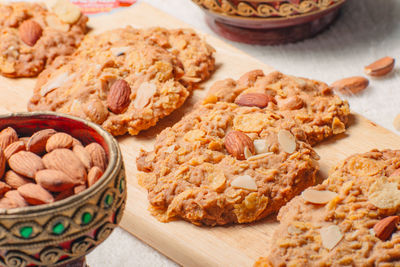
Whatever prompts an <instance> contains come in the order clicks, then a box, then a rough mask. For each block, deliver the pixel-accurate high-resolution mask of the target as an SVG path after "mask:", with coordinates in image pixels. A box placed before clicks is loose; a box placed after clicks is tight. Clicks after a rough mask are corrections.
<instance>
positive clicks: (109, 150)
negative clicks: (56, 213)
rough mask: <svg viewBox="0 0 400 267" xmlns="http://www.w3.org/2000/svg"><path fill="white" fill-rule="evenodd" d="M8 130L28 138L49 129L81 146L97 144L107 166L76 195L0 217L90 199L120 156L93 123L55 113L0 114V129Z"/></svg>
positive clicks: (109, 174)
mask: <svg viewBox="0 0 400 267" xmlns="http://www.w3.org/2000/svg"><path fill="white" fill-rule="evenodd" d="M7 127H12V128H14V129H15V130H16V131H17V133H18V135H19V137H23V136H31V135H32V134H33V133H35V132H37V131H39V130H43V129H47V128H52V129H54V130H56V131H60V132H65V133H68V134H70V135H71V136H73V137H74V138H76V139H78V140H79V141H81V142H82V144H83V145H87V144H90V143H92V142H97V143H99V144H100V145H101V146H102V147H103V148H104V150H105V152H106V154H107V158H108V166H107V169H106V170H105V172H104V174H103V176H102V177H101V178H100V180H99V181H97V182H96V183H95V184H94V185H92V186H91V187H89V188H87V189H86V190H84V191H82V192H80V193H79V194H76V195H73V196H70V197H68V198H65V199H62V200H59V201H55V202H53V203H50V204H44V205H37V206H28V207H21V208H15V209H10V210H2V211H0V218H1V217H2V216H7V215H8V216H9V215H19V216H20V215H23V214H27V213H28V214H34V213H36V212H41V211H46V210H49V209H57V208H59V207H61V206H63V205H66V204H68V203H69V204H71V203H73V202H74V201H77V200H78V199H80V200H81V199H82V198H85V199H86V198H90V197H91V196H92V195H93V194H94V193H95V191H96V190H98V188H99V187H101V186H103V184H105V183H106V182H107V180H109V179H110V177H111V176H112V174H113V173H114V172H115V171H117V170H116V169H115V167H116V166H117V165H118V164H119V163H118V162H117V158H118V155H119V154H120V152H119V150H118V145H117V142H116V141H115V139H114V138H113V137H112V136H111V135H110V134H109V133H108V132H106V131H105V130H103V129H102V128H101V127H100V126H99V125H97V124H94V123H92V122H88V121H86V120H83V119H81V118H77V117H73V116H70V115H64V114H59V113H55V112H25V113H13V114H6V115H0V130H2V129H4V128H7Z"/></svg>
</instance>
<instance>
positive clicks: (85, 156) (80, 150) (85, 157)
mask: <svg viewBox="0 0 400 267" xmlns="http://www.w3.org/2000/svg"><path fill="white" fill-rule="evenodd" d="M72 151H73V152H74V153H75V155H76V156H77V157H78V158H79V159H80V161H81V162H82V163H83V166H85V168H86V170H90V168H91V167H92V159H91V157H90V154H89V152H87V151H86V149H85V148H84V147H83V146H80V145H76V146H74V147H73V149H72Z"/></svg>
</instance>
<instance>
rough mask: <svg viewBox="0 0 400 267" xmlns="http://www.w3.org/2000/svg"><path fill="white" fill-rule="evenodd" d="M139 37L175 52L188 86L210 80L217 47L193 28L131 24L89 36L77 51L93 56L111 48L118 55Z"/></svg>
mask: <svg viewBox="0 0 400 267" xmlns="http://www.w3.org/2000/svg"><path fill="white" fill-rule="evenodd" d="M137 40H145V41H147V42H148V43H149V44H151V45H157V46H160V47H162V48H164V49H167V50H168V51H170V52H171V53H173V54H175V55H176V56H177V58H178V59H179V61H180V64H182V65H181V68H182V69H183V71H184V75H183V76H182V77H181V82H185V84H186V85H193V84H194V83H198V82H201V81H203V80H206V79H207V78H208V77H210V75H211V73H212V72H213V70H214V68H215V59H214V57H213V53H214V52H215V50H214V48H212V47H211V46H210V45H209V44H207V43H206V42H205V41H204V40H202V39H201V38H200V37H199V36H198V35H197V34H196V33H195V32H194V31H193V30H191V29H165V28H160V27H155V28H149V29H134V28H132V27H130V26H128V27H126V28H124V29H117V30H112V31H107V32H105V33H103V34H99V35H95V36H88V37H87V38H86V39H85V42H84V43H83V44H82V45H81V47H80V48H79V50H78V51H77V54H80V55H86V56H89V57H90V53H92V51H93V50H97V49H102V50H108V49H111V50H112V51H113V52H114V53H115V54H123V53H124V52H125V50H126V49H127V48H128V47H129V46H130V45H132V44H134V43H135V42H136V41H137Z"/></svg>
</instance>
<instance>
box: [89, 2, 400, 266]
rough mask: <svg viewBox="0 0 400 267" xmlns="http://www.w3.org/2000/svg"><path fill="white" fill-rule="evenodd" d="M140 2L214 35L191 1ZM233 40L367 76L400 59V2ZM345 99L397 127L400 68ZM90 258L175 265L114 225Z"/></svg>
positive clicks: (301, 69) (302, 68) (283, 62)
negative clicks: (318, 25) (367, 69)
mask: <svg viewBox="0 0 400 267" xmlns="http://www.w3.org/2000/svg"><path fill="white" fill-rule="evenodd" d="M141 1H143V2H147V3H150V4H152V5H153V6H156V7H158V8H159V9H161V10H164V11H165V12H167V13H169V14H171V15H173V16H175V17H178V18H180V19H181V20H183V21H185V22H186V23H189V24H191V25H192V26H193V27H194V28H196V29H198V30H201V31H203V32H206V33H209V34H214V33H213V32H212V31H211V30H210V29H209V28H208V27H207V25H206V24H205V22H204V19H203V14H202V12H201V10H200V9H199V8H197V7H196V6H195V5H194V4H193V3H192V2H191V1H190V0H141ZM161 26H162V25H161ZM228 42H229V41H228ZM230 43H231V44H233V45H234V46H236V47H238V48H240V49H242V50H243V51H245V52H247V53H248V54H250V55H252V56H253V57H256V58H258V59H259V60H261V61H263V62H264V63H266V64H268V65H270V66H273V67H275V68H276V69H278V70H281V71H283V72H285V73H288V74H293V75H298V76H304V77H310V78H314V79H319V80H322V81H325V82H327V83H331V82H333V81H335V80H337V79H341V78H344V77H348V76H354V75H364V74H363V67H364V66H365V65H368V64H369V63H371V62H372V61H374V60H376V59H378V58H380V57H383V56H392V57H394V58H396V59H397V60H400V57H399V54H400V53H399V52H400V1H398V0H348V2H347V3H346V5H345V6H344V8H343V10H342V14H341V17H340V18H339V20H338V21H337V22H336V23H335V24H334V25H333V26H332V27H331V28H330V29H329V30H328V31H326V32H324V33H322V34H320V35H319V36H318V37H316V38H313V39H309V40H306V41H304V42H300V43H296V44H289V45H282V46H273V47H262V46H250V45H243V44H238V43H233V42H230ZM346 98H347V99H348V100H349V102H350V104H351V108H352V110H353V111H355V112H358V113H361V114H362V115H364V116H365V117H367V118H369V119H371V120H372V121H374V122H376V123H377V124H379V125H381V126H383V127H386V128H388V129H390V130H393V131H395V130H394V128H393V126H392V122H393V119H394V117H395V116H396V115H397V114H398V113H400V68H399V67H396V69H395V71H394V72H393V73H392V74H391V75H389V76H388V77H385V78H384V79H370V86H369V88H368V89H367V90H365V91H364V92H363V93H361V94H359V95H357V96H351V97H346ZM87 261H88V264H89V265H90V266H91V267H98V266H107V267H114V266H115V267H131V266H175V265H176V264H175V263H173V262H172V261H170V260H169V259H167V258H166V257H164V256H163V255H161V254H159V253H158V252H157V251H155V250H154V249H152V248H150V247H149V246H147V245H145V244H144V243H142V242H141V241H140V240H138V239H136V238H135V237H133V236H131V235H130V234H128V233H127V232H125V231H123V230H121V229H116V230H115V231H114V232H113V234H112V235H111V236H110V238H109V239H107V240H106V241H105V242H104V243H103V244H101V245H100V246H99V247H98V248H97V249H96V250H95V251H94V252H92V253H91V254H90V255H89V256H88V257H87Z"/></svg>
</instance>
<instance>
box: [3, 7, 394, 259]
mask: <svg viewBox="0 0 400 267" xmlns="http://www.w3.org/2000/svg"><path fill="white" fill-rule="evenodd" d="M125 25H132V26H134V27H150V26H163V27H171V28H174V27H188V25H186V24H184V23H183V22H181V21H179V20H178V19H175V18H173V17H171V16H169V15H167V14H164V13H162V12H161V11H159V10H157V9H155V8H153V7H151V6H149V5H146V4H143V3H142V4H137V5H134V6H133V7H132V8H129V9H124V10H121V11H115V12H113V13H112V14H109V15H97V16H94V17H92V18H91V20H90V26H91V27H92V28H93V30H92V32H91V33H98V32H101V31H104V30H108V29H113V28H117V27H123V26H125ZM205 38H206V40H207V41H208V42H209V43H210V44H211V45H212V46H213V47H214V48H216V50H217V52H216V54H215V56H216V62H217V70H216V72H215V73H214V75H213V76H212V79H210V80H209V81H207V82H206V83H204V85H203V87H204V88H206V89H207V88H209V86H210V85H211V84H212V83H213V82H214V81H216V80H220V79H224V78H227V77H232V78H238V77H239V76H240V75H241V74H243V73H244V72H247V71H249V70H252V69H256V68H258V69H263V70H264V71H265V72H268V71H271V70H272V68H271V67H269V66H267V65H265V64H264V63H262V62H260V61H258V60H256V59H254V58H251V57H250V56H248V55H246V54H245V53H243V52H241V51H239V50H237V49H236V48H234V47H232V46H230V45H228V44H226V43H224V42H223V41H221V40H219V39H216V38H214V37H211V36H205ZM283 71H284V70H283ZM34 84H35V79H7V78H3V77H1V76H0V113H7V112H15V111H25V110H26V103H27V101H28V99H29V98H30V96H31V95H32V88H33V87H34ZM206 89H203V90H197V91H195V92H194V94H193V96H192V97H191V98H190V99H189V100H188V101H187V102H186V103H185V104H184V106H183V107H182V108H181V109H179V110H177V111H175V112H174V113H173V114H172V115H171V116H169V117H167V118H165V119H163V120H162V121H160V123H159V124H158V125H157V126H156V127H153V128H151V129H150V130H147V131H144V132H142V133H141V134H140V135H139V136H135V137H131V136H124V137H120V138H118V141H119V143H120V146H121V150H122V154H123V158H124V162H125V166H126V172H127V177H128V202H127V207H126V211H125V215H124V217H123V220H122V223H121V227H122V228H124V229H125V230H127V231H128V232H130V233H132V234H133V235H135V236H136V237H138V238H140V239H141V240H143V241H144V242H146V243H148V244H149V245H151V246H152V247H154V248H156V249H157V250H159V251H160V252H162V253H164V254H165V255H167V256H168V257H170V258H171V259H173V260H174V261H176V262H178V263H179V264H182V265H184V266H251V265H252V264H253V263H254V261H255V260H256V259H257V258H258V257H259V256H265V255H267V254H268V248H269V245H270V240H271V236H272V233H273V231H274V229H275V227H276V226H277V222H276V219H275V216H270V217H269V218H266V219H264V220H262V221H260V222H257V223H253V224H247V225H235V226H228V227H214V228H209V227H197V226H194V225H192V224H189V223H187V222H183V221H176V222H171V223H166V224H165V223H160V222H158V221H157V220H156V219H154V218H153V217H152V216H151V215H150V214H149V212H148V211H147V207H148V202H147V193H146V191H145V190H143V189H142V188H140V187H139V186H138V185H137V180H136V177H135V176H136V164H135V159H136V156H137V154H138V151H139V148H144V149H146V150H150V149H151V148H152V146H153V143H154V140H155V137H156V135H157V134H158V133H159V132H160V131H161V130H162V129H164V128H165V127H167V126H171V125H173V124H174V123H175V122H176V121H178V120H179V119H180V118H181V117H182V116H183V114H185V113H187V112H188V111H190V110H191V108H192V106H193V103H195V102H196V101H197V100H199V99H201V98H202V97H203V96H204V95H205V93H206ZM372 148H380V149H383V148H400V137H399V136H397V135H395V134H394V133H392V132H390V131H389V130H386V129H384V128H382V127H379V126H377V125H376V124H374V123H373V122H370V121H368V120H367V119H365V118H363V117H362V116H360V115H357V114H353V115H352V117H351V125H350V128H349V130H348V131H347V132H346V134H342V135H340V136H337V137H335V138H332V139H330V140H327V141H326V142H324V143H322V144H320V145H318V146H317V147H315V149H316V150H317V152H318V154H319V155H320V156H321V160H320V166H321V172H320V174H321V177H323V178H324V177H326V176H327V173H328V170H329V168H330V167H331V166H332V165H333V164H335V163H336V162H338V161H339V160H342V159H344V158H345V157H346V156H348V155H350V154H353V153H358V152H366V151H368V150H370V149H372ZM132 249H133V248H132Z"/></svg>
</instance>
